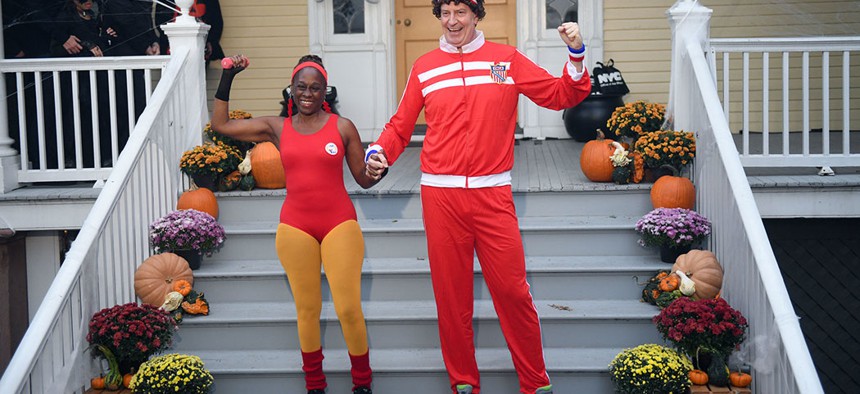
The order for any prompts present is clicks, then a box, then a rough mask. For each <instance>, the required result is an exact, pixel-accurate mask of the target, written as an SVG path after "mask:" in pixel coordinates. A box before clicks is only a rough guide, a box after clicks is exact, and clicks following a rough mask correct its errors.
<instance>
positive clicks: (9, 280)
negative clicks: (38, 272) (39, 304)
mask: <svg viewBox="0 0 860 394" xmlns="http://www.w3.org/2000/svg"><path fill="white" fill-rule="evenodd" d="M7 234H9V233H6V234H0V374H2V373H3V371H4V370H5V369H6V366H7V365H9V360H11V358H12V355H13V354H15V349H16V348H17V347H18V343H20V342H21V338H23V337H24V332H25V331H27V326H28V325H29V322H30V318H29V313H28V311H27V254H26V251H25V248H24V246H25V242H24V241H25V237H24V235H22V234H17V235H12V236H11V237H9V238H6V236H8V235H7ZM13 234H14V233H13Z"/></svg>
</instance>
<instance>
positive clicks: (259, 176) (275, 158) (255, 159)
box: [251, 141, 286, 189]
mask: <svg viewBox="0 0 860 394" xmlns="http://www.w3.org/2000/svg"><path fill="white" fill-rule="evenodd" d="M251 175H253V176H254V180H255V181H256V183H257V187H260V188H263V189H280V188H283V187H284V186H286V183H285V182H284V167H283V164H281V153H280V152H279V151H278V148H277V147H275V144H273V143H271V142H268V141H266V142H261V143H258V144H257V145H256V146H254V148H253V149H251Z"/></svg>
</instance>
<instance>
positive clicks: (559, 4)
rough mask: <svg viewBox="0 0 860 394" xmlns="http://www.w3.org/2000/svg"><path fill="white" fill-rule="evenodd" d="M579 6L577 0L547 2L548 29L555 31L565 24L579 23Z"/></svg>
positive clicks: (548, 0)
mask: <svg viewBox="0 0 860 394" xmlns="http://www.w3.org/2000/svg"><path fill="white" fill-rule="evenodd" d="M578 19H579V4H578V1H577V0H546V28H547V29H553V30H554V29H555V28H557V27H558V26H560V25H561V24H562V23H564V22H577V21H578Z"/></svg>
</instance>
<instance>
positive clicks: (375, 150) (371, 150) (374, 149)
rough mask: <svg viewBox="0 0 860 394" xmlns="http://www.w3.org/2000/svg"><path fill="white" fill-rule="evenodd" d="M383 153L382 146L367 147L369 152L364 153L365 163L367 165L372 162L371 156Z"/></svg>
mask: <svg viewBox="0 0 860 394" xmlns="http://www.w3.org/2000/svg"><path fill="white" fill-rule="evenodd" d="M381 151H382V146H380V145H379V144H373V145H371V146H368V147H367V150H366V151H365V152H364V162H365V164H366V163H367V161H368V160H370V155H373V154H377V153H379V152H381Z"/></svg>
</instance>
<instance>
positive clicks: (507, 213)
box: [365, 0, 591, 394]
mask: <svg viewBox="0 0 860 394" xmlns="http://www.w3.org/2000/svg"><path fill="white" fill-rule="evenodd" d="M433 13H434V15H436V17H437V18H439V20H440V22H441V25H442V32H443V34H442V37H441V38H440V39H439V48H438V49H435V50H433V51H431V52H429V53H427V54H425V55H424V56H422V57H420V58H418V60H416V61H415V64H414V65H413V67H412V71H411V72H410V75H409V80H408V81H407V85H406V89H405V91H404V93H403V97H402V99H401V101H400V105H399V107H398V108H397V113H395V114H394V116H393V117H392V118H391V120H390V121H389V123H388V124H386V125H385V129H384V130H383V132H382V134H381V135H380V136H379V139H378V140H377V141H376V143H375V144H372V145H371V146H370V147H369V148H368V150H367V155H366V156H365V161H367V168H366V171H367V172H368V175H370V176H372V177H381V176H382V175H383V174H384V171H385V170H386V169H387V166H388V164H389V163H394V162H395V161H396V160H397V158H398V156H399V155H400V154H401V153H402V152H403V150H404V148H405V147H406V145H407V144H408V143H409V141H410V138H411V134H412V131H413V129H414V126H415V122H416V119H417V117H418V114H419V113H420V112H421V109H422V108H423V109H424V113H425V119H426V121H427V134H426V136H425V138H424V146H423V149H422V152H421V171H422V176H421V202H422V206H423V215H424V227H425V230H426V233H427V245H428V250H429V260H430V272H431V278H432V281H433V291H434V294H435V296H436V309H437V314H438V318H439V334H440V339H441V344H442V356H443V358H444V360H445V367H446V368H447V370H448V375H449V377H450V381H451V390H452V392H454V393H458V394H460V393H464V394H468V393H473V394H477V393H479V392H480V389H481V387H480V381H479V374H478V366H477V363H476V362H475V346H474V341H473V332H472V312H473V303H474V299H473V280H472V277H473V275H474V273H473V259H474V255H475V253H477V256H478V260H479V261H480V264H481V269H482V272H483V275H484V278H485V280H486V282H487V286H488V288H489V289H490V295H491V296H492V299H493V302H494V305H495V309H496V312H497V314H498V315H499V322H500V324H501V327H502V332H503V333H504V335H505V339H506V341H507V343H508V348H509V349H510V351H511V355H512V358H513V362H514V367H515V368H516V371H517V375H518V377H519V382H520V388H519V390H520V392H521V393H525V394H535V393H538V394H546V393H552V385H551V384H550V380H549V376H548V375H547V372H546V367H545V364H544V358H543V349H542V343H541V332H540V321H539V319H538V316H537V311H536V309H535V307H534V303H533V301H532V296H531V293H530V292H529V284H528V283H527V282H526V270H525V257H524V253H523V244H522V239H521V236H520V232H519V225H518V222H517V216H516V212H515V207H514V203H513V196H512V193H511V173H510V170H511V168H512V167H513V164H514V127H515V124H516V121H517V100H518V97H519V94H520V93H522V94H524V95H525V96H526V97H528V98H529V99H531V100H532V101H533V102H535V103H536V104H538V105H540V106H542V107H546V108H550V109H554V110H561V109H564V108H569V107H572V106H574V105H576V104H578V103H579V102H581V101H582V100H583V99H585V97H587V96H588V94H589V93H590V92H591V82H590V80H589V77H588V75H587V71H586V70H585V69H584V68H583V65H582V60H583V58H584V54H585V46H584V45H583V43H582V36H581V35H580V32H579V27H578V25H577V24H576V23H565V24H563V25H562V26H559V28H558V30H559V34H560V36H561V38H562V39H563V40H564V42H565V43H566V44H567V45H568V49H569V51H570V59H569V60H570V61H569V62H566V64H565V66H564V71H563V75H562V76H561V77H559V78H557V77H554V76H552V75H551V74H549V72H547V71H546V70H544V69H543V68H541V67H540V66H538V65H537V64H535V63H534V62H532V61H531V60H530V59H528V58H527V57H526V56H525V55H523V54H522V53H520V52H519V51H518V50H517V49H516V48H515V47H512V46H508V45H501V44H496V43H492V42H488V41H485V40H484V35H483V33H482V32H481V31H478V30H476V27H477V25H478V21H479V20H481V19H482V18H483V17H484V15H485V10H484V0H434V2H433Z"/></svg>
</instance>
